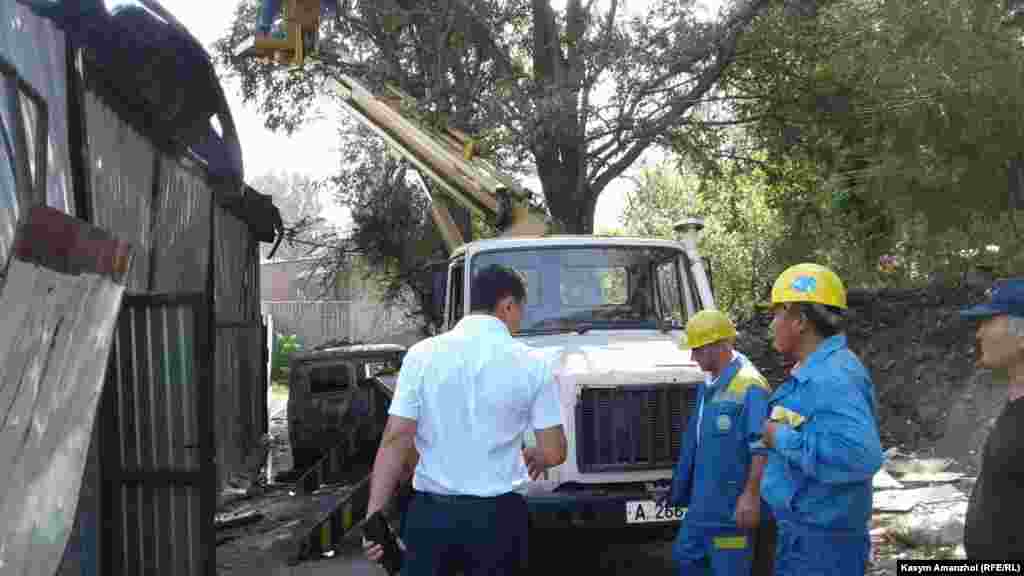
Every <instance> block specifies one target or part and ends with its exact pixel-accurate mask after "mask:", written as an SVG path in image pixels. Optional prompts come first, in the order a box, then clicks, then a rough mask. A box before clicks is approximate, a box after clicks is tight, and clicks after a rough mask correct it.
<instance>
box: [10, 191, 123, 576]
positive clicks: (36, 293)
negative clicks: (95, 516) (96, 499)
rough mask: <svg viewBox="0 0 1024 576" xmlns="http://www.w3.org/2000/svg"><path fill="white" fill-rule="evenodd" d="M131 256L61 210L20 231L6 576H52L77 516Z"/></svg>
mask: <svg viewBox="0 0 1024 576" xmlns="http://www.w3.org/2000/svg"><path fill="white" fill-rule="evenodd" d="M130 268H131V249H130V247H129V246H128V245H126V244H124V243H122V242H119V241H117V240H114V239H112V238H111V237H110V235H109V234H106V233H105V232H103V231H101V230H99V229H96V228H93V227H91V226H88V225H87V224H85V223H83V222H80V221H78V220H75V219H73V218H71V217H69V216H67V215H65V214H63V213H61V212H59V211H57V210H52V209H49V208H43V207H34V208H32V209H31V210H29V211H28V212H27V214H26V219H25V224H24V225H22V226H21V227H19V229H18V232H17V234H16V241H15V246H14V251H13V257H12V259H11V262H10V264H9V266H8V270H7V278H6V281H5V282H4V284H3V287H2V289H0V317H2V318H4V322H3V324H2V325H0V367H2V368H0V370H2V372H0V422H2V424H3V428H2V429H3V432H2V433H0V483H2V485H3V486H4V490H3V491H2V492H0V517H3V518H4V522H2V523H0V550H3V551H4V558H3V560H4V562H5V564H4V566H3V572H4V574H13V575H22V574H47V575H49V574H53V573H54V572H56V570H57V568H58V565H59V563H60V561H61V557H62V553H63V551H64V547H65V546H66V544H67V540H68V536H69V534H70V532H71V529H72V525H73V523H74V518H75V503H76V502H77V501H78V494H79V490H80V488H81V479H82V472H83V470H84V466H85V461H86V457H87V453H88V447H89V442H90V440H91V437H92V428H93V425H94V423H95V420H96V407H97V405H98V403H99V397H100V392H101V390H102V387H103V381H104V377H105V374H106V369H107V357H108V353H109V350H110V345H111V334H112V333H113V330H114V326H115V323H116V320H117V314H118V310H119V309H120V305H121V298H122V295H123V293H124V285H123V284H122V283H121V282H122V281H123V279H124V277H125V276H126V274H127V273H128V272H129V270H130Z"/></svg>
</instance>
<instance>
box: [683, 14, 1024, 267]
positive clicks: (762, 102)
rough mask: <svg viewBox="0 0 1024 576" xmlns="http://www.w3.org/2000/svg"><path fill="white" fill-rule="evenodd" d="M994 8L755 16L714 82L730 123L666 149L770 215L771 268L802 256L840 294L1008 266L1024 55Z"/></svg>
mask: <svg viewBox="0 0 1024 576" xmlns="http://www.w3.org/2000/svg"><path fill="white" fill-rule="evenodd" d="M998 6H999V4H998V3H997V4H993V3H989V2H981V1H970V0H936V1H930V2H904V1H900V0H843V1H836V2H829V3H827V4H826V5H824V6H823V7H822V8H821V9H820V11H819V13H818V15H817V17H816V18H814V19H794V18H792V16H791V15H790V14H788V13H787V11H786V10H784V9H782V8H781V7H776V8H774V9H772V10H769V11H767V12H766V13H764V14H763V15H762V16H761V17H760V18H759V19H758V20H757V21H756V22H755V26H754V27H753V29H752V30H751V31H750V33H748V34H746V35H744V36H743V38H742V39H741V41H740V47H739V54H740V56H738V58H737V59H736V61H735V62H734V63H733V65H732V66H731V67H730V68H729V69H728V70H727V71H726V72H725V74H723V76H722V79H721V82H720V85H719V87H718V95H719V96H720V97H721V98H722V100H723V102H725V104H723V105H719V106H718V107H717V108H716V109H715V110H714V112H717V113H718V114H720V115H721V116H723V117H724V118H727V119H728V120H729V121H730V122H728V123H722V124H720V125H712V124H710V123H709V124H705V125H703V126H696V127H695V129H694V130H690V131H687V132H685V133H675V134H673V141H674V144H675V146H676V149H677V150H678V151H679V152H680V153H682V154H683V155H684V157H685V158H686V160H687V165H688V166H691V167H695V168H696V169H699V172H700V174H701V175H702V176H703V177H704V178H705V182H708V181H714V180H718V182H719V184H720V185H724V183H726V182H729V181H733V180H735V178H736V176H737V174H742V173H748V174H754V175H757V180H758V181H760V182H761V186H762V187H763V191H764V194H765V200H766V202H767V205H768V206H769V207H771V208H772V209H773V210H774V213H775V214H776V215H777V217H778V218H779V222H778V226H779V228H780V230H781V233H780V235H779V239H778V242H777V243H776V244H775V245H774V247H773V253H774V254H775V257H776V259H777V260H778V261H779V262H780V263H793V262H797V261H801V260H813V261H817V262H820V263H823V264H826V265H829V266H832V267H834V268H835V269H836V270H837V271H838V272H839V273H840V275H841V276H842V277H843V278H844V279H845V280H846V281H847V284H849V285H853V286H896V285H917V284H921V283H923V282H928V281H930V280H934V279H936V278H944V279H951V280H956V279H957V278H959V277H961V276H962V275H963V274H964V273H965V272H966V271H968V270H969V269H971V268H972V267H986V268H990V269H993V270H995V271H996V273H999V271H1006V272H1010V271H1012V270H1014V266H1019V265H1020V260H1019V256H1017V254H1019V253H1020V249H1019V248H1020V247H1021V246H1020V244H1021V235H1020V233H1019V230H1020V226H1019V223H1018V222H1016V221H1015V220H1014V216H1012V215H1011V212H1010V210H1009V207H1008V199H1009V194H1008V189H1009V182H1008V178H1007V165H1008V163H1009V162H1011V161H1014V160H1019V159H1020V158H1024V139H1022V138H1021V136H1022V134H1021V131H1022V130H1024V123H1022V119H1024V98H1022V94H1024V92H1022V90H1021V87H1020V82H1021V81H1020V79H1021V78H1022V77H1024V76H1022V72H1024V49H1022V47H1021V43H1020V30H1019V29H1014V28H1012V27H1008V26H1005V25H1004V22H1003V14H1002V13H1001V11H1000V10H999V9H997V8H998ZM1017 218H1018V220H1019V216H1018V217H1017ZM989 246H998V248H999V249H998V251H997V252H996V251H990V249H989V248H988V247H989ZM880 261H884V262H889V263H895V264H894V265H892V266H890V267H880V266H879V262H880ZM1018 269H1019V268H1018Z"/></svg>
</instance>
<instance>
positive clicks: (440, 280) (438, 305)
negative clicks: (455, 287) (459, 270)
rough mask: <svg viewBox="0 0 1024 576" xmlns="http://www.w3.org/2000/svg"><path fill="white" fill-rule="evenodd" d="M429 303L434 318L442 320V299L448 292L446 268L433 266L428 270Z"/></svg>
mask: <svg viewBox="0 0 1024 576" xmlns="http://www.w3.org/2000/svg"><path fill="white" fill-rule="evenodd" d="M430 276H431V278H430V286H431V293H430V303H431V311H432V312H433V314H434V317H435V318H442V319H443V318H444V299H445V294H446V293H447V292H448V268H446V267H444V266H435V267H433V268H432V269H431V270H430Z"/></svg>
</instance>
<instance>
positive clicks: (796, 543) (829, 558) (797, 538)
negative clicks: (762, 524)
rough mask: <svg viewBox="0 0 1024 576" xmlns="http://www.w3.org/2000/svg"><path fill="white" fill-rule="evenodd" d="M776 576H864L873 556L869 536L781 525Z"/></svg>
mask: <svg viewBox="0 0 1024 576" xmlns="http://www.w3.org/2000/svg"><path fill="white" fill-rule="evenodd" d="M778 527H779V531H778V536H777V538H778V540H777V541H776V548H775V576H864V573H865V572H866V570H867V567H868V559H869V556H870V555H871V537H870V536H869V535H868V533H867V532H866V531H865V532H831V531H828V530H824V529H817V528H808V527H804V526H798V525H795V524H792V523H790V522H785V521H779V523H778Z"/></svg>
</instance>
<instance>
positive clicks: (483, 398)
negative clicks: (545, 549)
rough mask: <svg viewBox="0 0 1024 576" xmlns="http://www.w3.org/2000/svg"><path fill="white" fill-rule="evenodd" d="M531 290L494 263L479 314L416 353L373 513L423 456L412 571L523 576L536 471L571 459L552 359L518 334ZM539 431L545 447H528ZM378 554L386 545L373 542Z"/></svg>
mask: <svg viewBox="0 0 1024 576" xmlns="http://www.w3.org/2000/svg"><path fill="white" fill-rule="evenodd" d="M525 299H526V289H525V286H524V285H523V281H522V279H521V278H520V277H519V275H517V274H516V273H515V272H514V271H512V270H510V269H508V268H504V267H500V266H492V267H489V268H487V269H485V270H482V271H480V272H479V273H478V274H477V275H476V276H475V277H474V278H473V286H472V295H471V299H470V302H471V305H470V310H471V313H470V314H469V315H467V316H466V317H464V318H463V319H462V320H460V321H459V323H458V324H457V325H456V326H455V327H454V328H453V329H452V330H450V331H449V332H446V333H445V334H442V335H440V336H436V337H433V338H429V339H427V340H424V341H422V342H420V343H418V344H416V345H415V346H413V347H412V348H410V349H409V351H408V353H407V354H406V355H405V359H404V361H403V363H402V369H401V372H400V373H399V376H398V386H397V388H398V390H397V393H396V396H395V398H394V400H393V401H392V403H391V408H390V410H389V414H390V416H389V418H388V422H387V426H386V427H385V430H384V436H383V438H382V440H381V446H380V448H379V449H378V451H377V457H376V460H375V461H374V465H373V476H372V479H371V481H370V501H369V504H368V506H367V516H369V515H371V514H373V513H374V512H376V511H378V510H381V509H382V508H383V507H384V506H385V505H386V504H387V501H388V499H389V497H390V495H391V494H392V493H393V492H394V491H395V487H396V486H397V483H398V480H399V478H400V476H401V474H402V470H403V467H404V466H405V465H406V464H407V463H408V461H409V459H411V458H416V456H417V454H418V457H419V461H418V463H417V464H416V471H415V474H414V476H413V490H414V495H413V498H412V502H411V503H410V504H409V508H408V511H407V512H406V514H407V517H406V519H405V528H404V534H403V535H402V536H403V541H404V544H405V547H406V553H405V565H404V566H403V568H402V574H403V576H420V575H427V574H430V575H434V574H447V573H453V572H454V569H455V567H460V568H462V569H463V570H464V573H465V574H466V576H474V575H476V574H488V575H495V576H497V575H505V574H519V573H522V572H523V571H524V570H525V568H526V564H527V546H526V541H527V525H528V518H527V509H526V501H525V499H524V498H523V496H522V495H521V492H522V491H523V489H524V488H525V486H526V483H527V482H528V478H537V477H538V476H540V475H541V474H543V472H544V470H546V469H548V468H550V467H552V466H557V465H559V464H561V463H562V462H564V461H565V453H566V439H565V432H564V430H563V426H562V417H561V411H560V408H559V405H558V398H557V393H556V392H557V390H556V388H555V382H554V373H553V370H552V369H551V366H550V364H549V362H547V361H546V360H545V359H543V358H541V357H540V356H539V355H538V354H536V353H535V352H534V351H532V350H531V349H530V348H529V347H527V346H526V345H524V344H521V343H519V342H517V341H515V340H514V339H513V338H512V333H515V332H517V331H518V330H519V323H520V321H521V319H522V314H523V309H522V307H523V305H524V304H525ZM528 428H532V429H533V430H534V433H535V435H536V439H537V445H536V447H530V448H522V446H523V437H524V434H525V433H526V431H527V429H528ZM364 549H365V552H366V555H367V557H368V558H370V559H371V560H373V561H379V560H380V558H381V554H382V551H381V547H380V546H379V545H377V544H375V543H373V542H364Z"/></svg>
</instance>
